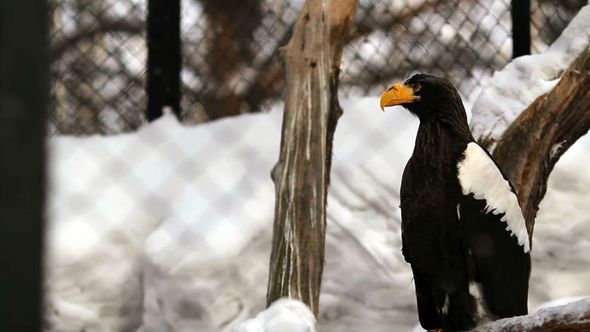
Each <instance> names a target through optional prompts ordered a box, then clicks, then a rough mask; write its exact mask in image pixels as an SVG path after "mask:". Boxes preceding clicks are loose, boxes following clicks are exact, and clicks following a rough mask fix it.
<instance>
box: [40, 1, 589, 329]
mask: <svg viewBox="0 0 590 332" xmlns="http://www.w3.org/2000/svg"><path fill="white" fill-rule="evenodd" d="M304 2H305V1H304V0H277V1H271V0H239V1H236V0H214V1H213V0H209V1H208V0H182V3H181V40H182V70H181V92H182V94H181V96H182V97H181V113H180V118H181V121H182V123H183V124H185V125H187V126H182V125H179V124H178V123H177V121H176V119H175V118H174V117H173V116H165V117H163V118H161V119H159V120H158V121H156V122H154V123H152V124H150V125H149V126H144V127H141V126H142V125H144V124H145V123H146V122H147V120H146V115H145V114H146V108H147V101H148V96H147V95H146V92H145V90H146V89H145V86H146V79H147V74H146V73H147V68H146V62H147V61H146V60H147V59H146V58H147V53H148V50H147V43H146V38H147V29H146V16H147V14H148V13H147V1H144V0H50V1H49V3H50V10H51V11H50V15H51V19H50V21H51V25H52V27H51V35H50V41H51V53H50V61H51V77H50V78H51V82H50V83H51V90H50V97H51V98H50V101H51V103H50V118H49V133H50V135H51V136H52V137H50V139H49V142H48V150H49V153H48V154H49V166H48V168H49V171H48V172H49V193H48V204H47V206H48V208H47V216H48V230H47V239H48V240H47V249H46V252H47V264H46V275H45V276H44V277H45V278H46V285H47V288H46V290H47V294H48V295H47V301H46V302H47V303H46V306H45V320H46V329H45V330H46V331H48V332H49V331H55V332H62V331H83V330H84V331H135V330H136V329H137V327H139V326H143V328H142V329H140V330H137V331H141V332H162V331H189V330H190V331H223V332H227V331H228V326H229V325H230V322H232V321H235V320H242V319H245V318H246V317H252V316H254V315H255V314H256V312H258V311H259V310H261V309H262V308H263V302H264V298H265V295H264V291H265V285H266V281H267V279H266V278H267V275H268V255H269V253H270V238H271V236H270V235H271V231H272V227H271V226H270V225H272V219H273V214H274V210H273V209H274V199H273V198H274V196H273V195H274V188H273V184H272V181H271V179H270V176H269V173H270V170H271V169H272V167H273V165H274V163H275V162H276V161H277V159H278V152H279V144H280V140H281V137H280V133H281V118H280V117H281V100H282V93H283V90H284V85H285V81H284V73H283V72H282V67H281V62H280V59H279V53H280V48H281V46H283V45H285V44H286V43H287V42H288V41H289V38H290V36H291V33H292V29H293V25H294V23H295V21H296V19H297V15H298V12H299V10H300V9H301V7H302V6H303V4H304ZM531 3H532V7H531V37H532V44H531V50H532V52H533V53H538V52H542V51H544V50H545V49H546V48H547V47H548V45H550V44H551V43H552V42H553V41H554V40H555V39H556V38H557V37H558V36H559V34H560V33H561V31H562V30H563V29H564V27H565V26H566V25H567V24H568V22H569V21H570V20H571V19H572V18H573V17H574V16H575V14H576V13H577V11H578V10H579V8H581V7H582V6H583V5H584V4H585V3H586V2H585V1H581V0H563V1H559V0H541V1H537V0H533V1H531ZM511 31H512V22H511V13H510V0H498V1H485V0H452V1H450V0H360V1H359V9H358V11H357V17H356V24H355V26H354V30H353V31H352V34H351V36H350V37H349V40H348V41H347V43H346V46H345V49H344V52H343V55H342V71H341V76H340V79H341V81H340V86H339V89H340V95H341V97H344V98H348V97H361V96H368V95H371V96H378V95H380V94H381V92H383V90H384V89H385V88H386V87H387V86H388V85H389V84H391V83H392V82H394V81H396V80H399V79H404V78H405V77H407V76H409V75H410V74H411V73H412V72H415V71H423V72H428V73H433V74H437V75H442V76H446V77H448V78H449V79H451V81H452V82H453V83H455V85H456V86H457V87H458V88H459V90H460V92H461V93H462V95H463V98H464V101H465V102H466V104H467V107H468V108H469V104H471V103H472V102H473V101H474V99H475V97H476V96H477V95H478V93H479V91H480V89H481V87H482V86H483V84H485V81H486V79H488V78H489V77H490V76H491V74H492V73H493V71H494V70H498V69H500V68H502V67H503V66H504V65H505V64H506V63H507V62H509V61H510V59H511V57H512V39H511V34H512V32H511ZM344 98H343V99H344ZM375 103H376V101H375V99H362V98H353V99H347V101H346V103H342V104H343V108H344V112H345V114H344V116H343V117H342V118H341V119H340V120H339V123H338V129H337V130H336V136H335V145H334V150H333V153H332V154H333V160H332V161H333V163H332V170H331V184H330V195H329V200H330V202H329V204H328V207H329V213H328V217H327V218H328V222H329V225H331V226H330V227H329V228H328V230H327V232H328V235H327V240H326V268H325V272H324V280H325V282H324V283H323V284H322V288H323V291H325V294H327V296H326V297H325V298H323V299H322V301H321V304H322V305H325V307H323V308H322V310H321V312H322V317H320V322H322V324H325V325H323V326H322V328H321V330H322V331H345V330H346V329H342V328H341V325H338V324H342V323H344V324H350V325H351V326H352V327H351V326H349V329H348V331H357V330H367V327H366V326H365V325H363V324H365V321H367V320H368V319H370V320H373V323H374V324H375V326H377V325H379V324H381V326H383V329H381V330H378V329H376V330H375V329H371V328H369V330H370V331H392V328H391V324H392V322H395V324H398V325H399V326H401V327H400V330H405V331H407V330H411V328H412V325H413V324H415V323H416V319H417V318H416V317H415V308H414V307H413V304H412V303H413V302H412V301H414V295H415V294H414V291H413V288H412V285H413V284H412V282H411V278H412V277H411V274H410V271H409V269H408V266H407V264H406V263H405V262H404V261H403V258H402V256H401V252H400V250H398V249H399V248H401V236H400V234H399V230H400V225H399V223H400V217H399V216H398V214H399V210H397V209H396V208H395V206H397V204H396V203H398V202H397V201H396V200H399V192H398V187H399V186H398V183H399V179H400V177H401V170H402V169H403V165H402V163H403V162H405V160H407V157H408V156H406V155H404V153H406V152H407V151H408V149H409V147H411V145H412V143H411V140H412V138H411V137H412V135H415V131H416V128H415V127H412V126H413V125H415V122H414V124H412V122H411V120H412V119H411V117H410V115H407V114H405V116H407V117H406V118H403V116H404V115H403V114H401V113H405V112H397V113H395V112H391V113H395V114H391V113H390V114H387V116H383V117H377V116H366V113H364V112H360V111H363V110H365V109H367V108H371V107H374V108H375V111H376V110H377V109H378V105H376V104H375ZM266 110H271V112H269V114H258V115H255V116H241V117H238V118H236V119H233V120H232V121H215V122H214V123H211V120H215V119H221V118H225V117H229V116H234V115H238V114H243V113H255V112H261V111H266ZM347 111H348V112H347ZM379 115H381V114H379ZM408 119H410V120H408ZM207 122H209V123H207ZM140 127H141V128H140ZM122 133H128V134H129V135H115V134H122ZM391 133H395V134H396V138H395V139H392V135H391ZM94 134H99V135H96V136H90V135H94ZM78 136H84V138H80V137H78ZM582 199H583V197H582V196H581V198H580V200H582ZM392 201H395V202H392ZM355 225H357V226H355ZM358 225H361V226H360V227H359V226H358ZM355 227H356V228H355ZM244 239H246V240H244ZM244 241H251V242H248V243H244ZM380 248H387V250H385V249H383V250H381V249H380ZM396 248H397V249H396ZM569 250H571V249H569ZM346 262H355V264H348V263H346ZM357 262H358V263H359V264H356V263H357ZM359 269H360V270H362V269H364V270H365V271H364V272H365V273H362V271H361V272H359ZM539 284H540V283H536V284H535V285H539ZM541 284H542V283H541ZM342 293H347V294H344V295H342ZM532 293H534V294H537V295H535V296H536V297H535V298H534V299H535V301H537V300H538V301H537V302H540V301H541V300H546V298H549V295H547V296H545V295H546V294H545V293H544V292H543V290H539V289H534V287H533V289H532ZM538 294H541V295H538ZM369 304H370V305H369ZM371 306H372V307H373V309H375V310H376V311H377V312H378V314H377V315H373V314H371V313H370V312H369V313H364V314H363V311H362V310H365V309H366V308H369V309H371ZM367 317H369V318H367ZM354 324H357V325H354ZM396 326H397V325H396Z"/></svg>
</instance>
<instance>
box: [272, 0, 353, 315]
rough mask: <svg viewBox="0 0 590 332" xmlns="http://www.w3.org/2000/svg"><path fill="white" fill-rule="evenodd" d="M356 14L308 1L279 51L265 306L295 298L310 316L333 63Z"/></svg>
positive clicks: (332, 111)
mask: <svg viewBox="0 0 590 332" xmlns="http://www.w3.org/2000/svg"><path fill="white" fill-rule="evenodd" d="M356 8H357V0H308V1H307V2H306V3H305V5H304V7H303V9H302V10H301V12H300V14H299V18H298V19H297V23H296V25H295V29H294V32H293V36H292V38H291V40H290V41H289V43H288V44H287V46H285V47H284V49H282V56H283V59H284V61H285V64H286V73H287V97H286V101H285V113H284V117H283V130H282V138H281V150H280V156H279V161H278V163H277V164H276V165H275V167H274V169H273V171H272V178H273V180H274V182H275V188H276V203H275V221H274V231H273V244H272V253H271V258H270V276H269V283H268V293H267V304H269V305H270V304H271V303H272V302H273V301H275V300H276V299H278V298H280V297H284V296H286V297H290V298H296V299H299V300H301V301H303V302H304V303H306V304H307V305H308V306H309V307H310V308H311V310H312V311H313V312H314V314H315V315H316V316H318V312H319V303H318V302H319V295H320V285H321V280H322V271H323V267H324V244H325V231H326V201H327V191H328V182H329V177H330V161H331V150H332V138H333V136H334V131H335V129H336V122H337V120H338V118H339V116H340V114H341V113H342V111H341V109H340V106H339V104H338V97H337V92H338V74H339V67H340V58H341V55H342V47H343V43H344V41H345V40H346V36H347V34H348V32H349V29H350V26H351V24H352V22H353V20H354V17H355V11H356Z"/></svg>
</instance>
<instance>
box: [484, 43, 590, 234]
mask: <svg viewBox="0 0 590 332" xmlns="http://www.w3.org/2000/svg"><path fill="white" fill-rule="evenodd" d="M589 128H590V49H586V50H585V51H584V52H582V54H581V55H580V56H579V57H578V58H577V59H576V61H575V62H574V63H573V64H572V65H571V66H570V67H569V68H568V69H567V70H566V71H565V73H564V74H563V75H562V76H561V80H560V81H559V83H558V84H557V85H556V86H555V88H553V89H552V90H551V91H550V92H549V93H547V94H545V95H542V96H540V97H539V98H537V100H535V101H534V102H533V103H532V104H531V105H530V106H529V107H528V108H527V109H526V110H525V111H524V112H522V113H521V114H520V115H519V117H518V118H517V119H516V120H515V121H514V122H513V123H512V124H511V125H510V127H508V129H506V131H505V132H504V133H503V134H502V136H501V137H500V139H499V141H498V144H497V147H496V149H495V150H494V153H493V155H494V158H495V159H496V162H497V163H498V164H499V165H500V166H501V168H502V169H503V170H504V172H505V173H506V175H507V176H508V178H509V180H510V181H511V182H512V184H513V185H514V186H515V188H516V190H517V191H518V197H519V200H520V205H521V207H522V210H523V214H524V217H525V219H526V222H527V228H528V230H529V236H530V237H532V234H533V227H534V219H535V216H536V214H537V211H538V210H539V204H540V203H541V200H542V199H543V197H544V196H545V193H546V191H547V180H548V178H549V174H550V173H551V171H552V170H553V167H554V166H555V164H556V163H557V161H558V160H559V158H560V157H561V156H562V155H563V154H564V153H565V152H566V151H567V149H569V147H570V146H572V145H573V144H574V143H575V142H576V140H577V139H578V138H580V137H581V136H583V135H584V134H586V133H587V132H588V129H589Z"/></svg>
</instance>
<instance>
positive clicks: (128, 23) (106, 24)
mask: <svg viewBox="0 0 590 332" xmlns="http://www.w3.org/2000/svg"><path fill="white" fill-rule="evenodd" d="M144 30H145V24H144V22H143V21H142V20H139V19H135V18H125V19H120V18H117V19H115V18H112V17H108V16H105V15H101V16H96V24H94V25H91V26H85V27H82V28H80V29H77V30H76V32H75V33H74V34H72V35H69V36H67V37H66V38H63V39H58V40H55V41H53V43H52V45H51V54H50V57H49V59H50V61H51V62H54V61H56V60H58V59H59V58H61V56H62V55H63V54H64V53H65V52H67V51H68V50H69V49H70V48H71V47H74V46H76V45H77V44H78V43H80V42H82V41H88V40H93V39H94V38H95V37H97V36H99V35H101V34H104V33H107V32H123V33H127V34H141V33H142V32H143V31H144Z"/></svg>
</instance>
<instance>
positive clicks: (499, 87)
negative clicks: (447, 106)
mask: <svg viewBox="0 0 590 332" xmlns="http://www.w3.org/2000/svg"><path fill="white" fill-rule="evenodd" d="M588 22H590V5H586V6H585V7H583V8H582V9H581V10H580V11H579V12H578V14H577V15H576V17H575V18H574V19H573V20H572V21H571V22H570V24H569V25H568V26H567V27H566V28H565V30H564V31H563V32H562V34H561V36H560V37H559V38H558V39H557V40H556V41H555V42H554V43H553V44H552V45H551V46H550V47H549V49H548V50H547V51H545V52H544V53H542V54H535V55H528V56H522V57H519V58H517V59H514V60H513V61H511V62H510V63H509V64H507V65H506V67H504V69H502V70H501V71H498V72H496V73H494V75H493V76H492V78H491V79H490V80H489V81H488V82H487V85H486V86H485V87H484V89H483V90H482V92H481V94H480V95H479V97H478V98H477V99H476V101H475V103H474V105H473V109H472V114H473V116H472V118H471V128H472V131H473V136H474V137H476V138H478V137H482V138H492V139H494V140H497V139H498V138H499V137H500V135H501V134H502V133H503V132H504V130H505V129H506V128H507V127H508V126H509V125H510V124H511V123H512V122H513V121H514V119H516V118H517V117H518V115H519V114H520V113H521V112H522V111H523V110H524V109H525V108H526V107H527V106H528V105H530V104H531V103H532V102H533V101H535V99H537V98H538V97H540V96H541V95H543V94H545V93H547V92H549V91H550V90H551V89H552V88H553V87H554V86H555V85H556V84H557V83H558V82H559V79H560V76H561V73H562V72H563V71H564V70H565V69H567V68H568V67H569V66H570V65H571V64H572V63H573V62H574V60H575V59H576V58H577V57H578V55H579V54H580V53H581V52H582V51H583V50H584V49H585V48H587V47H588V45H589V44H590V29H588Z"/></svg>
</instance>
